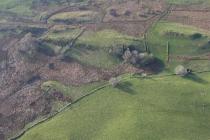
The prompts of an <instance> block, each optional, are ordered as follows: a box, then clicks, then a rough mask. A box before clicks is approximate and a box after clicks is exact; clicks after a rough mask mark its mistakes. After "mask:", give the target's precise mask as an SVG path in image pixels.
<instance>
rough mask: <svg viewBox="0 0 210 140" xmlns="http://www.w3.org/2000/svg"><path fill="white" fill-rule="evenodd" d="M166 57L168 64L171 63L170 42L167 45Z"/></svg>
mask: <svg viewBox="0 0 210 140" xmlns="http://www.w3.org/2000/svg"><path fill="white" fill-rule="evenodd" d="M166 53H167V54H166V56H167V60H166V61H167V63H169V61H170V46H169V41H167V45H166Z"/></svg>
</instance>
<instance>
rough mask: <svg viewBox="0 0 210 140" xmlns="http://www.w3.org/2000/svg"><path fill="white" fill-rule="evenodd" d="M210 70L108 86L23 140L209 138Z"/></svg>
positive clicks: (199, 139) (28, 134) (32, 131)
mask: <svg viewBox="0 0 210 140" xmlns="http://www.w3.org/2000/svg"><path fill="white" fill-rule="evenodd" d="M209 82H210V76H209V74H199V75H193V76H190V77H186V78H180V77H175V76H172V77H158V76H156V78H155V77H154V78H151V79H131V80H128V81H125V82H122V83H121V84H120V85H118V86H117V87H116V88H112V87H107V88H105V89H103V90H101V91H99V92H97V93H95V94H94V95H92V96H89V97H87V98H85V99H84V100H82V101H80V102H78V103H76V104H75V105H73V106H72V107H71V108H69V109H67V110H66V111H64V112H63V113H61V114H60V115H58V116H56V117H55V118H52V119H51V120H49V121H47V122H45V123H43V124H41V125H39V126H37V127H35V128H33V129H31V130H30V131H28V132H27V133H26V134H25V135H24V136H23V137H22V138H21V140H29V139H33V140H57V139H62V140H75V139H77V140H82V139H86V140H94V139H95V140H98V139H100V140H107V139H115V140H122V139H125V140H126V139H132V140H139V139H144V140H163V139H167V140H175V139H178V140H182V139H183V140H208V139H209V137H210V134H209V125H210V123H209V122H210V119H209V118H210V111H209V109H210V106H209V104H210V96H209V94H208V93H209V92H210V88H209V86H208V84H209Z"/></svg>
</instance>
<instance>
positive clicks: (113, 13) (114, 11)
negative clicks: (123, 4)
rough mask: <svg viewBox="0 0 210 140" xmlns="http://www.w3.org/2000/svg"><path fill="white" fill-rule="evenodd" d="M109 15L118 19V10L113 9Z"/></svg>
mask: <svg viewBox="0 0 210 140" xmlns="http://www.w3.org/2000/svg"><path fill="white" fill-rule="evenodd" d="M109 14H110V15H112V16H113V17H118V16H119V15H118V13H117V10H116V9H111V10H110V11H109Z"/></svg>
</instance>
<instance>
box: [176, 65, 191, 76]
mask: <svg viewBox="0 0 210 140" xmlns="http://www.w3.org/2000/svg"><path fill="white" fill-rule="evenodd" d="M175 74H176V75H180V76H186V75H187V74H188V71H187V69H186V68H185V67H184V66H182V65H179V66H177V67H176V68H175Z"/></svg>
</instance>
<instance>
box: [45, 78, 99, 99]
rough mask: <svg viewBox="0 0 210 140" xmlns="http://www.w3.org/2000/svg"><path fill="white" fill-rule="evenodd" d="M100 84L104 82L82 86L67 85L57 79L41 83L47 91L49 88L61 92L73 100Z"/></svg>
mask: <svg viewBox="0 0 210 140" xmlns="http://www.w3.org/2000/svg"><path fill="white" fill-rule="evenodd" d="M100 85H102V83H100V82H97V83H91V84H87V85H82V86H67V85H63V84H61V83H59V82H57V81H46V82H44V83H43V84H42V85H41V89H42V90H43V91H45V92H47V91H49V90H50V91H58V92H61V93H63V95H64V96H68V97H71V98H72V101H75V100H77V99H79V98H80V97H81V96H84V95H85V93H86V92H87V91H90V90H91V89H94V88H96V87H97V86H100Z"/></svg>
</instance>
